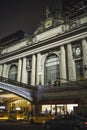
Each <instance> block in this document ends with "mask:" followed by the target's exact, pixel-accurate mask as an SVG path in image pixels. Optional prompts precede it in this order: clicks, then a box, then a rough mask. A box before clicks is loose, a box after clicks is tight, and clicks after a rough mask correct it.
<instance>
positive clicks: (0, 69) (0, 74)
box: [0, 65, 3, 76]
mask: <svg viewBox="0 0 87 130" xmlns="http://www.w3.org/2000/svg"><path fill="white" fill-rule="evenodd" d="M2 68H3V67H2V65H0V76H2Z"/></svg>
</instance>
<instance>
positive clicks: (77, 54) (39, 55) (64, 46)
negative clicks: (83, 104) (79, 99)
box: [0, 15, 87, 96]
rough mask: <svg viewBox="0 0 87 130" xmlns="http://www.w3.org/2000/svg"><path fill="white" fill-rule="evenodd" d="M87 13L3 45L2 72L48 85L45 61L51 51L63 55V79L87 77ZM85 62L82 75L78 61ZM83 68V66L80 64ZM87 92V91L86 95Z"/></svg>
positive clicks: (62, 81) (4, 75)
mask: <svg viewBox="0 0 87 130" xmlns="http://www.w3.org/2000/svg"><path fill="white" fill-rule="evenodd" d="M86 22H87V15H83V16H81V17H79V18H77V19H72V20H71V21H69V22H67V23H63V24H62V25H59V26H57V27H55V28H51V29H50V28H49V29H48V30H47V31H45V32H43V33H41V34H36V35H35V36H34V37H32V39H31V40H30V38H29V39H23V41H22V40H21V41H19V42H17V43H15V44H13V45H12V44H11V45H9V46H7V47H4V48H2V50H1V54H0V76H3V77H5V78H9V73H10V69H11V67H12V66H15V67H17V72H15V74H14V72H13V70H12V72H11V74H12V75H15V76H16V77H15V79H16V80H17V81H19V82H23V83H26V84H29V85H33V86H35V87H36V86H38V85H39V84H41V85H42V87H45V86H46V85H47V84H45V76H44V75H45V70H44V69H45V61H46V58H47V56H48V55H50V54H56V55H57V56H59V59H60V80H61V83H66V82H68V81H71V82H72V81H78V80H85V79H87V31H86V30H87V23H86ZM79 61H81V62H82V75H81V76H82V77H81V76H79V77H78V75H79V74H77V71H76V65H77V66H80V65H79ZM78 69H79V68H78ZM86 96H87V95H86Z"/></svg>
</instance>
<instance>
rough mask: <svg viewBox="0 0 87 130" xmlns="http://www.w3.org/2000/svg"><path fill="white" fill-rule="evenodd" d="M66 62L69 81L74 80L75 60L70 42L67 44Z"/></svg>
mask: <svg viewBox="0 0 87 130" xmlns="http://www.w3.org/2000/svg"><path fill="white" fill-rule="evenodd" d="M67 60H68V61H67V63H68V76H69V80H70V81H75V80H76V68H75V62H74V60H73V54H72V46H71V44H68V45H67Z"/></svg>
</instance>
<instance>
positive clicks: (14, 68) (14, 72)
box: [9, 65, 17, 81]
mask: <svg viewBox="0 0 87 130" xmlns="http://www.w3.org/2000/svg"><path fill="white" fill-rule="evenodd" d="M9 79H11V80H15V81H17V66H16V65H12V66H11V68H10V71H9Z"/></svg>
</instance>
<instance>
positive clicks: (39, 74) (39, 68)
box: [36, 53, 42, 85]
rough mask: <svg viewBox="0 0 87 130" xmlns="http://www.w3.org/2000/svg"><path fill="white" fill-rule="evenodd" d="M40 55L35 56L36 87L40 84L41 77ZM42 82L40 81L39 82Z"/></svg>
mask: <svg viewBox="0 0 87 130" xmlns="http://www.w3.org/2000/svg"><path fill="white" fill-rule="evenodd" d="M41 73H42V72H41V54H40V53H38V54H37V81H36V82H37V85H38V84H39V83H40V80H41V79H42V77H41ZM41 81H42V80H41Z"/></svg>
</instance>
